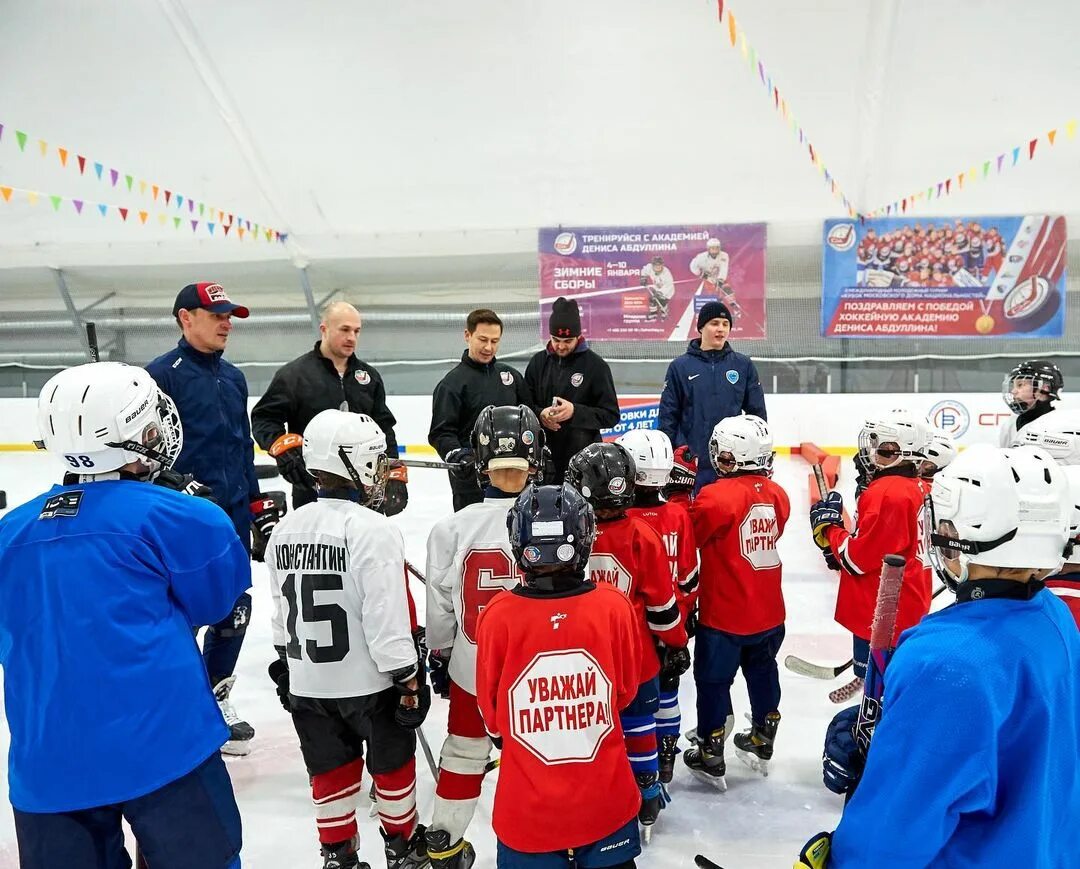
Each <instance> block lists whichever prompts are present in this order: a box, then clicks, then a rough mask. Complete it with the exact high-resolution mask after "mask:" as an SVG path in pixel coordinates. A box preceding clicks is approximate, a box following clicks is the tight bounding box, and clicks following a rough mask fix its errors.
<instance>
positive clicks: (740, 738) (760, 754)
mask: <svg viewBox="0 0 1080 869" xmlns="http://www.w3.org/2000/svg"><path fill="white" fill-rule="evenodd" d="M779 726H780V713H779V712H770V713H769V714H768V715H766V716H765V723H764V724H763V725H761V726H760V727H758V725H756V724H751V727H750V729H749V730H747V731H745V732H743V733H736V734H735V736H734V737H732V742H734V743H735V755H736V757H738V758H739V760H741V761H742V762H743V763H745V764H746V765H747V766H748V767H750V769H752V770H753V771H754V772H758V773H761V774H762V775H763V776H766V777H767V776H768V775H769V761H770V760H772V756H773V745H774V744H775V742H776V729H777V728H778V727H779Z"/></svg>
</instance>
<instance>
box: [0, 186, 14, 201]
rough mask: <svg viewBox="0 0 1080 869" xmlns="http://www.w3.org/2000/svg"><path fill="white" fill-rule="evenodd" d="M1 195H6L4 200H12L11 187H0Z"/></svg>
mask: <svg viewBox="0 0 1080 869" xmlns="http://www.w3.org/2000/svg"><path fill="white" fill-rule="evenodd" d="M0 196H3V197H4V202H11V188H10V187H0Z"/></svg>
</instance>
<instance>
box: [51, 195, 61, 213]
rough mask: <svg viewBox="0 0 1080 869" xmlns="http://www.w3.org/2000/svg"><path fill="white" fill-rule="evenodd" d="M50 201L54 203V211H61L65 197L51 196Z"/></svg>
mask: <svg viewBox="0 0 1080 869" xmlns="http://www.w3.org/2000/svg"><path fill="white" fill-rule="evenodd" d="M49 201H50V202H52V207H53V211H59V210H60V203H61V202H63V201H64V197H63V196H50V197H49Z"/></svg>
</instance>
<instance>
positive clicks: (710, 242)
mask: <svg viewBox="0 0 1080 869" xmlns="http://www.w3.org/2000/svg"><path fill="white" fill-rule="evenodd" d="M705 247H707V248H711V247H715V248H716V249H717V250H719V249H720V239H718V238H710V239H709V240H708V241H707V242H705Z"/></svg>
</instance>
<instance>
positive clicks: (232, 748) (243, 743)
mask: <svg viewBox="0 0 1080 869" xmlns="http://www.w3.org/2000/svg"><path fill="white" fill-rule="evenodd" d="M219 751H220V752H221V753H222V754H227V755H228V756H229V757H247V756H248V755H249V754H251V740H250V739H242V740H241V739H230V740H229V741H228V742H226V743H225V744H224V745H223V746H221V748H220V749H219Z"/></svg>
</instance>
